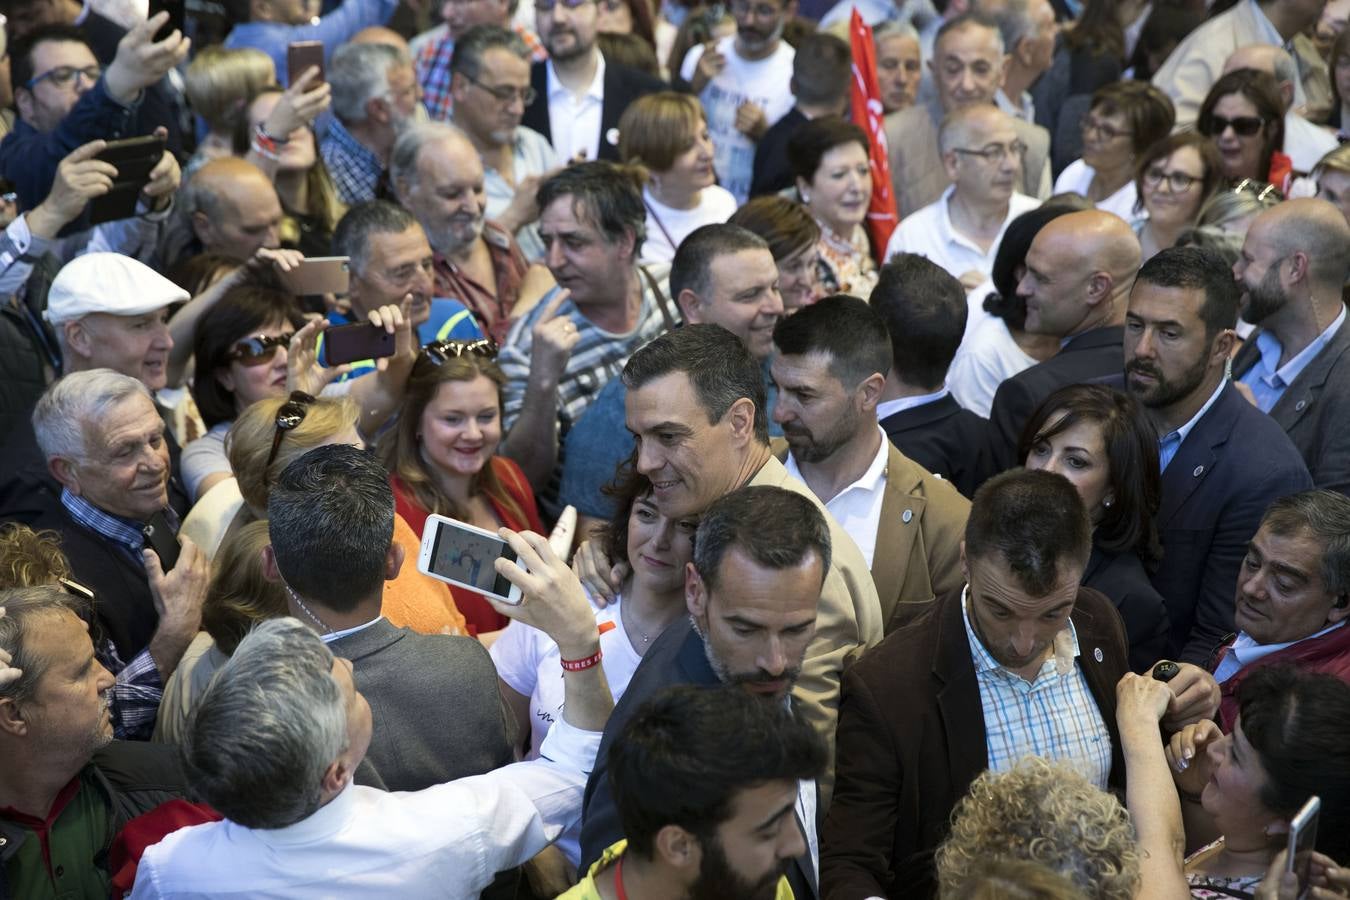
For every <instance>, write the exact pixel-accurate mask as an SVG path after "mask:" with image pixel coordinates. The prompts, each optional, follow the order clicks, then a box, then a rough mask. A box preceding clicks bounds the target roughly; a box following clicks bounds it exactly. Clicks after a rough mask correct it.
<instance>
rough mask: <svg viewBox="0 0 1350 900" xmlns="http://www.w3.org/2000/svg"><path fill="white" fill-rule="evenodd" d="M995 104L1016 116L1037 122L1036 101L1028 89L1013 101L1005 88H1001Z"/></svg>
mask: <svg viewBox="0 0 1350 900" xmlns="http://www.w3.org/2000/svg"><path fill="white" fill-rule="evenodd" d="M994 105H995V106H997V107H998V108H999V109H1001V110H1003V111H1004V112H1005V113H1007V114H1008V115H1010V116H1013V117H1014V118H1017V119H1021V120H1022V121H1023V122H1030V123H1031V124H1033V125H1035V124H1036V101H1034V100H1033V99H1031V93H1030V92H1028V91H1023V92H1022V96H1020V97H1018V98H1017V102H1016V103H1013V102H1012V98H1011V97H1009V96H1008V95H1007V94H1005V93H1004V92H1003V88H999V89H998V93H997V94H995V95H994Z"/></svg>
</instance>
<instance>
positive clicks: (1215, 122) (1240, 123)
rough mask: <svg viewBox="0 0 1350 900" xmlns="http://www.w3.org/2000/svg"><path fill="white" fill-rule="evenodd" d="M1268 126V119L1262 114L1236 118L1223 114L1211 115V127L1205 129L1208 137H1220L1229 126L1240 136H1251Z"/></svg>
mask: <svg viewBox="0 0 1350 900" xmlns="http://www.w3.org/2000/svg"><path fill="white" fill-rule="evenodd" d="M1265 127H1266V120H1265V119H1263V118H1261V117H1260V116H1238V117H1237V118H1236V119H1225V118H1224V117H1223V116H1215V115H1211V116H1210V117H1209V127H1208V128H1206V129H1205V130H1204V134H1205V136H1206V137H1218V136H1219V135H1221V134H1223V133H1224V132H1225V131H1227V130H1228V129H1229V128H1232V129H1233V134H1236V135H1237V136H1238V137H1251V136H1252V135H1255V134H1260V133H1261V129H1262V128H1265Z"/></svg>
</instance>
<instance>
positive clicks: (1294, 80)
mask: <svg viewBox="0 0 1350 900" xmlns="http://www.w3.org/2000/svg"><path fill="white" fill-rule="evenodd" d="M1238 69H1255V70H1256V71H1258V72H1265V73H1266V74H1267V75H1270V76H1271V77H1272V78H1274V79H1275V81H1276V83H1277V84H1279V86H1280V99H1282V100H1283V101H1284V108H1285V110H1286V112H1285V114H1284V143H1283V144H1282V145H1281V147H1280V149H1281V150H1282V151H1283V152H1284V153H1286V154H1288V155H1289V159H1290V160H1291V161H1292V162H1293V164H1294V171H1295V172H1311V171H1312V170H1313V169H1314V168H1315V167H1316V166H1317V161H1318V160H1319V159H1321V158H1322V157H1323V156H1326V155H1327V154H1328V153H1330V152H1331V151H1332V150H1335V149H1336V148H1337V147H1338V146H1340V145H1339V144H1338V143H1337V141H1336V135H1335V134H1333V133H1332V132H1331V131H1328V130H1327V129H1325V128H1320V127H1318V126H1316V125H1314V124H1313V123H1312V122H1309V121H1308V120H1307V119H1305V118H1304V117H1303V115H1302V114H1301V113H1300V112H1299V110H1297V109H1295V108H1294V89H1295V88H1294V86H1295V85H1297V84H1298V65H1297V64H1296V63H1295V62H1294V58H1293V57H1292V56H1290V55H1289V53H1288V52H1287V51H1286V50H1285V49H1284V48H1283V47H1277V46H1275V45H1274V44H1247V45H1246V46H1243V47H1239V48H1237V49H1236V50H1234V51H1233V52H1232V53H1231V54H1230V55H1229V57H1228V59H1227V60H1226V61H1225V62H1224V64H1223V74H1224V75H1227V74H1228V73H1229V72H1235V71H1237V70H1238Z"/></svg>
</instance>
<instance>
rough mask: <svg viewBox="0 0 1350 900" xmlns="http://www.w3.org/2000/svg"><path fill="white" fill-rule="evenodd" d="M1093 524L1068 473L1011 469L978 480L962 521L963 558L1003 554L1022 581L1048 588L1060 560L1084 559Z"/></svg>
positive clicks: (1031, 587)
mask: <svg viewBox="0 0 1350 900" xmlns="http://www.w3.org/2000/svg"><path fill="white" fill-rule="evenodd" d="M1091 552H1092V524H1091V522H1089V521H1088V513H1087V507H1085V506H1083V501H1082V498H1080V497H1079V496H1078V490H1077V489H1076V488H1074V486H1073V485H1072V484H1070V483H1069V479H1067V478H1065V477H1064V476H1063V475H1056V474H1055V473H1053V472H1044V471H1033V470H1027V469H1013V470H1011V471H1009V472H1004V473H1003V474H1001V475H995V476H994V477H993V478H991V479H989V480H988V481H986V482H985V483H984V484H982V485H981V486H980V489H979V490H977V491H976V492H975V497H974V499H972V500H971V503H970V518H969V519H968V520H967V521H966V559H967V560H971V561H973V560H976V559H989V558H993V557H995V556H1001V557H1002V558H1003V560H1004V561H1005V562H1006V563H1007V564H1008V568H1010V569H1011V570H1012V572H1013V575H1014V576H1015V577H1016V578H1017V580H1018V581H1019V582H1021V585H1022V587H1023V588H1024V589H1025V590H1027V591H1028V592H1030V593H1032V594H1034V595H1036V596H1042V597H1043V596H1045V595H1046V594H1048V593H1050V591H1052V590H1053V589H1054V587H1055V584H1056V583H1057V582H1058V581H1059V577H1060V574H1061V572H1060V570H1061V568H1062V567H1063V566H1065V565H1068V566H1078V567H1079V568H1081V567H1082V566H1084V565H1085V564H1086V563H1087V558H1088V554H1089V553H1091Z"/></svg>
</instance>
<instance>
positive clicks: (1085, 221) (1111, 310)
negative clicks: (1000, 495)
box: [989, 209, 1140, 470]
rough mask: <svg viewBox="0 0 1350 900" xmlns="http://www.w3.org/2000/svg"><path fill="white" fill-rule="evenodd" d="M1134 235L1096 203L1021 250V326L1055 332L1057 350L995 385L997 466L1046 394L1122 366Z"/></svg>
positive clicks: (1011, 459)
mask: <svg viewBox="0 0 1350 900" xmlns="http://www.w3.org/2000/svg"><path fill="white" fill-rule="evenodd" d="M1139 257H1140V249H1139V240H1138V239H1137V238H1136V237H1135V236H1134V232H1133V231H1132V230H1131V229H1130V226H1129V225H1127V224H1125V220H1124V219H1121V218H1120V217H1119V216H1115V215H1112V214H1111V213H1108V212H1102V211H1100V210H1096V209H1087V210H1083V211H1082V212H1076V213H1070V214H1069V215H1067V216H1060V217H1059V218H1057V219H1055V220H1054V221H1053V222H1051V223H1050V224H1048V225H1046V226H1045V227H1044V228H1042V229H1041V230H1040V232H1039V233H1038V234H1037V235H1036V239H1035V240H1033V241H1032V242H1031V248H1030V249H1029V250H1028V251H1027V258H1026V274H1025V275H1023V276H1022V280H1021V282H1019V283H1018V285H1017V293H1018V296H1020V297H1023V298H1025V300H1026V304H1027V320H1026V330H1027V331H1029V332H1031V333H1032V334H1045V335H1053V336H1054V337H1056V338H1058V339H1059V340H1060V341H1061V348H1060V351H1059V353H1057V354H1055V355H1054V356H1052V357H1051V358H1050V359H1048V360H1046V361H1045V362H1043V363H1038V364H1036V365H1034V366H1032V367H1031V368H1029V369H1026V370H1025V371H1022V372H1019V373H1017V374H1016V375H1014V376H1013V377H1012V378H1009V379H1007V380H1006V381H1004V382H1003V383H1002V384H1001V385H999V388H998V391H997V392H996V393H995V394H994V402H993V405H992V406H991V407H990V410H989V423H990V426H991V427H990V429H989V433H990V436H989V441H990V454H991V456H992V458H993V463H994V465H995V466H996V467H997V469H998V470H1001V469H1006V468H1008V467H1009V466H1013V465H1016V464H1017V458H1016V457H1017V441H1018V438H1019V437H1020V436H1021V434H1022V428H1023V426H1025V425H1026V423H1027V419H1029V418H1031V414H1032V413H1033V412H1035V411H1036V408H1037V407H1038V406H1040V405H1041V403H1042V401H1044V400H1045V398H1046V397H1049V396H1050V395H1051V394H1053V393H1054V392H1055V391H1057V390H1059V389H1060V388H1062V387H1064V386H1065V385H1069V384H1081V383H1083V382H1085V381H1091V380H1093V379H1096V378H1104V377H1106V376H1108V375H1112V374H1115V373H1117V372H1119V371H1120V341H1121V332H1122V329H1121V324H1122V323H1123V322H1124V321H1125V301H1126V298H1127V297H1128V296H1129V294H1130V285H1131V284H1133V283H1134V276H1135V273H1136V272H1137V271H1138V270H1139Z"/></svg>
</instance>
